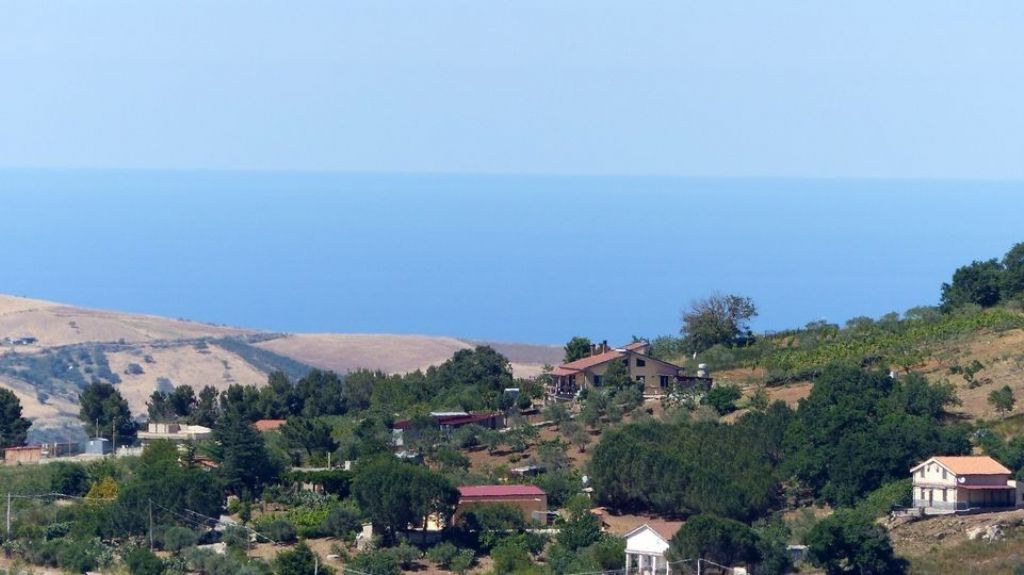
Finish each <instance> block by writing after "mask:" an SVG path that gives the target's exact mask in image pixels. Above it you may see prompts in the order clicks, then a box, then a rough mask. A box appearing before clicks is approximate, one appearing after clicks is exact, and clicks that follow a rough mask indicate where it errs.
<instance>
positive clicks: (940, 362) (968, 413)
mask: <svg viewBox="0 0 1024 575" xmlns="http://www.w3.org/2000/svg"><path fill="white" fill-rule="evenodd" d="M975 361H977V362H978V364H980V365H981V368H980V370H979V371H978V372H977V373H975V374H973V376H972V378H971V379H972V380H973V383H972V381H969V380H968V378H967V377H965V376H964V375H963V374H962V373H955V372H956V371H959V370H957V369H956V367H957V366H960V367H965V366H968V365H971V364H972V363H973V362H975ZM951 369H953V372H951V371H950V370H951ZM914 371H915V372H917V373H920V374H922V375H924V376H926V377H927V378H928V379H930V380H932V381H936V382H940V381H947V382H949V383H951V384H953V386H954V388H955V389H956V394H957V397H959V398H960V401H961V403H962V405H959V406H953V407H952V408H951V411H953V412H954V413H958V414H961V415H962V416H963V417H964V418H966V419H967V420H995V419H1003V418H1006V417H1010V416H1014V415H1017V416H1020V415H1022V414H1024V330H1022V329H1011V330H1007V331H1000V332H995V331H990V330H983V331H979V332H976V333H970V334H964V335H963V336H962V337H960V338H958V339H956V340H955V341H952V342H947V343H944V344H942V345H938V346H935V347H933V348H931V349H930V350H929V352H928V354H927V355H926V357H925V358H924V360H923V362H922V363H921V364H920V365H918V366H916V367H915V368H914ZM713 375H714V376H715V380H716V381H717V382H718V383H731V384H735V385H738V386H740V388H742V389H743V392H744V395H745V396H747V397H749V396H750V395H752V394H753V393H754V390H756V389H757V388H758V386H759V385H760V383H761V381H762V380H763V378H764V375H765V374H764V370H762V369H743V368H737V369H730V370H723V371H721V372H716V373H714V374H713ZM813 385H814V384H813V383H812V382H809V381H797V382H792V383H788V384H786V385H782V386H778V387H768V388H766V391H767V392H768V395H769V397H770V398H771V399H772V400H776V399H778V400H782V401H785V402H786V403H787V404H789V405H791V406H793V407H795V406H796V404H797V402H798V401H799V400H800V399H801V398H803V397H807V395H808V394H810V392H811V389H812V388H813ZM1004 385H1008V386H1010V389H1012V390H1013V393H1014V396H1015V397H1016V398H1017V403H1016V405H1015V406H1014V409H1013V410H1012V411H1010V412H1009V413H1004V414H1001V413H998V412H996V410H995V409H994V408H993V407H992V406H991V405H990V404H989V402H988V395H989V393H991V392H992V390H994V389H998V388H1000V387H1003V386H1004ZM738 415H739V413H737V414H735V415H731V416H730V417H731V418H733V419H735V418H736V417H738Z"/></svg>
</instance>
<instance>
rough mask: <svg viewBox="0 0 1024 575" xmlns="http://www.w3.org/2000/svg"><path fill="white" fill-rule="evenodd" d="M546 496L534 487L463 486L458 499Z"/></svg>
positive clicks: (538, 488) (541, 490)
mask: <svg viewBox="0 0 1024 575" xmlns="http://www.w3.org/2000/svg"><path fill="white" fill-rule="evenodd" d="M542 495H547V493H545V492H544V490H543V489H541V488H540V487H537V486H536V485H463V486H461V487H459V496H460V497H515V496H532V497H540V496H542Z"/></svg>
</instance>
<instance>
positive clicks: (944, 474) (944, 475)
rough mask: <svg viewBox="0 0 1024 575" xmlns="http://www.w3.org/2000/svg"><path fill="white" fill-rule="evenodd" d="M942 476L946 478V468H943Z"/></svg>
mask: <svg viewBox="0 0 1024 575" xmlns="http://www.w3.org/2000/svg"><path fill="white" fill-rule="evenodd" d="M942 478H943V479H945V478H946V470H945V469H943V470H942Z"/></svg>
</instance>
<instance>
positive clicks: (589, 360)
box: [558, 349, 626, 371]
mask: <svg viewBox="0 0 1024 575" xmlns="http://www.w3.org/2000/svg"><path fill="white" fill-rule="evenodd" d="M624 355H626V354H625V353H624V352H621V351H619V350H617V349H610V350H608V351H606V352H604V353H599V354H597V355H592V356H590V357H584V358H582V359H577V360H576V361H570V362H569V363H563V364H562V365H560V366H558V368H559V369H571V370H575V371H581V370H584V369H587V368H588V367H594V366H595V365H601V364H602V363H605V362H609V361H611V360H613V359H621V358H622V356H624Z"/></svg>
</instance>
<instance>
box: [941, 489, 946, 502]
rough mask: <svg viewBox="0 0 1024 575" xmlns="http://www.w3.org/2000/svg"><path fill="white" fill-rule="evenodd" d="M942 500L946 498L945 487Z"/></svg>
mask: <svg viewBox="0 0 1024 575" xmlns="http://www.w3.org/2000/svg"><path fill="white" fill-rule="evenodd" d="M942 500H943V501H945V500H946V490H945V489H943V490H942Z"/></svg>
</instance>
